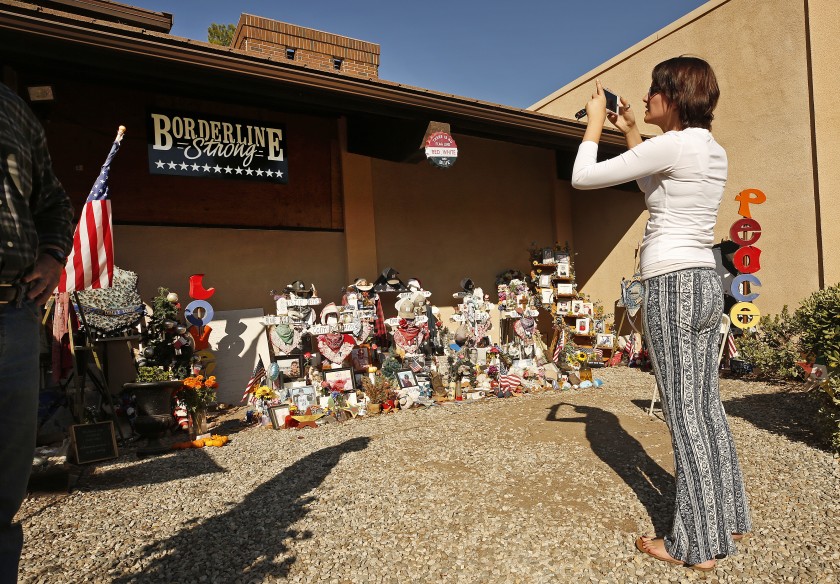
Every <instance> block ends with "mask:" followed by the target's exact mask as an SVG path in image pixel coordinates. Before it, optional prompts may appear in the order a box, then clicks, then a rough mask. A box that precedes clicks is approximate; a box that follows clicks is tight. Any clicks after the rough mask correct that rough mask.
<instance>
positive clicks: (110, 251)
mask: <svg viewBox="0 0 840 584" xmlns="http://www.w3.org/2000/svg"><path fill="white" fill-rule="evenodd" d="M124 134H125V126H120V129H119V132H117V137H116V139H115V140H114V144H113V145H112V146H111V151H110V152H109V153H108V158H106V159H105V164H103V165H102V170H101V171H100V172H99V177H98V178H97V179H96V182H95V183H93V187H92V188H91V189H90V194H89V195H88V198H87V200H86V201H85V205H84V207H82V216H81V218H80V219H79V224H78V225H76V233H75V234H74V235H73V249H72V250H71V251H70V255H69V256H67V263H66V264H65V266H64V273H63V274H61V279H60V280H59V282H58V288H57V289H56V291H57V292H73V291H75V290H87V289H89V288H110V287H111V283H112V282H113V280H114V238H113V234H112V233H111V200H110V199H109V198H108V173H109V172H110V169H111V162H112V161H113V160H114V156H116V154H117V151H118V150H119V149H120V142H122V139H123V135H124Z"/></svg>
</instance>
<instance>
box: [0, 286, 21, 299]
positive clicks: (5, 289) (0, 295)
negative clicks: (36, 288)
mask: <svg viewBox="0 0 840 584" xmlns="http://www.w3.org/2000/svg"><path fill="white" fill-rule="evenodd" d="M24 290H25V288H24V286H23V285H22V284H0V304H12V303H13V302H17V301H18V299H19V298H21V297H22V296H23V294H24Z"/></svg>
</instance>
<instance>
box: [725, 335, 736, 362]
mask: <svg viewBox="0 0 840 584" xmlns="http://www.w3.org/2000/svg"><path fill="white" fill-rule="evenodd" d="M726 347H727V349H728V350H729V358H730V359H734V358H736V357H738V348H737V347H736V346H735V336H734V335H733V334H732V333H729V338H728V339H726Z"/></svg>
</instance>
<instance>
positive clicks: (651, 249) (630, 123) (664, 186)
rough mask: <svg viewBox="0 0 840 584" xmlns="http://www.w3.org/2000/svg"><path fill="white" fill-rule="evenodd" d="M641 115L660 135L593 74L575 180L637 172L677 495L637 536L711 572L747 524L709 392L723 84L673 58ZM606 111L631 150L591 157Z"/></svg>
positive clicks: (647, 330) (651, 332) (587, 185)
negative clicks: (655, 530) (646, 129)
mask: <svg viewBox="0 0 840 584" xmlns="http://www.w3.org/2000/svg"><path fill="white" fill-rule="evenodd" d="M652 78H653V80H652V83H651V87H650V90H649V91H648V93H647V95H646V96H645V97H644V98H643V100H642V101H643V102H644V103H645V118H644V120H645V122H646V123H649V124H654V125H656V126H659V127H660V128H661V129H662V132H663V133H662V135H660V136H656V137H654V138H651V139H650V140H647V141H644V142H643V141H642V137H641V134H640V132H639V130H638V128H637V127H636V120H635V116H634V114H633V110H632V109H631V104H630V103H629V102H628V101H627V100H626V99H624V98H621V105H620V107H619V111H618V112H617V113H610V114H609V115H608V113H607V111H606V98H605V96H604V91H603V88H602V87H601V84H600V82H598V81H596V93H595V94H593V96H592V99H591V100H590V101H589V103H587V104H586V113H587V116H588V119H589V121H588V123H587V127H586V132H585V133H584V135H583V142H582V143H581V145H580V147H579V149H578V154H577V158H576V159H575V165H574V170H573V172H572V186H574V187H575V188H578V189H600V188H604V187H611V186H615V185H619V184H622V183H625V182H628V181H631V180H636V181H637V182H638V184H639V187H640V188H641V189H642V191H644V193H645V204H646V205H647V208H648V211H649V213H650V218H649V219H648V222H647V226H646V228H645V235H644V239H643V240H642V247H641V260H640V264H641V276H642V280H643V281H644V288H645V293H644V301H643V305H642V306H643V324H644V334H645V337H646V339H647V344H648V349H649V351H650V355H651V360H652V362H653V370H654V373H655V375H656V382H657V384H658V386H659V389H660V393H661V397H662V409H663V412H664V414H665V420H666V422H667V423H668V428H669V430H670V432H671V442H672V445H673V449H674V464H675V468H676V501H675V509H674V523H673V526H672V528H671V532H670V533H669V534H666V535H665V536H664V537H662V538H653V537H640V538H638V539H637V540H636V547H637V548H638V549H639V550H640V551H642V552H644V553H647V554H649V555H651V556H653V557H655V558H657V559H659V560H663V561H666V562H671V563H674V564H679V565H686V566H690V567H692V568H695V569H698V570H702V571H709V570H712V569H714V567H715V561H716V559H719V558H722V557H725V556H727V555H729V554H732V553H735V545H734V541H738V540H740V539H741V537H742V534H744V533H746V532H747V531H749V530H750V526H751V521H750V517H749V510H748V505H747V499H746V495H745V492H744V482H743V478H742V475H741V469H740V467H739V465H738V458H737V455H736V453H735V445H734V442H733V440H732V434H731V432H730V430H729V425H728V423H727V421H726V414H725V413H724V411H723V405H722V404H721V402H720V394H719V391H718V371H717V364H718V361H717V354H718V335H719V330H720V321H721V315H722V313H723V292H722V290H721V284H720V278H719V277H718V275H717V273H716V272H715V270H714V267H715V260H714V256H713V255H712V249H711V248H712V245H713V243H714V228H715V222H716V221H717V213H718V208H719V207H720V202H721V199H722V197H723V189H724V185H725V184H726V173H727V159H726V152H725V151H724V149H723V148H722V147H721V146H720V145H719V144H718V143H717V142H715V139H714V138H713V137H712V134H711V132H710V129H711V123H712V119H713V118H714V116H713V114H712V112H713V111H714V109H715V106H716V105H717V101H718V96H719V95H720V91H719V89H718V84H717V80H716V79H715V74H714V72H713V71H712V68H711V67H710V66H709V64H708V63H706V62H705V61H704V60H702V59H698V58H695V57H676V58H673V59H669V60H667V61H664V62H662V63H660V64H658V65H657V66H656V67H654V69H653V74H652ZM607 118H609V120H610V122H612V123H613V124H614V125H615V126H616V127H617V128H618V129H619V130H621V131H622V132H623V133H624V135H625V138H626V140H627V146H628V148H629V150H628V151H627V152H625V153H624V154H622V155H621V156H618V157H616V158H612V159H610V160H606V161H604V162H600V163H598V162H596V156H597V153H598V141H599V140H600V138H601V131H602V128H603V125H604V121H605V120H606V119H607Z"/></svg>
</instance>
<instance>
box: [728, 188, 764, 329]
mask: <svg viewBox="0 0 840 584" xmlns="http://www.w3.org/2000/svg"><path fill="white" fill-rule="evenodd" d="M735 200H736V201H739V202H740V203H741V205H740V207H738V214H739V215H740V216H741V217H742V219H738V220H737V221H735V223H733V224H732V227H731V228H730V229H729V236H730V237H731V238H732V241H734V242H735V243H737V244H738V245H740V246H741V247H740V248H739V249H738V251H736V252H735V256H734V258H733V260H732V261H733V263H734V264H735V269H737V270H738V272H739V274H738V276H736V277H735V278H734V279H733V280H732V286H731V292H732V296H733V297H734V298H735V300H737V301H738V303H737V304H735V306H733V307H732V309H731V310H730V311H729V317H730V320H731V321H732V324H733V325H735V326H737V327H738V328H740V329H747V328H750V327H753V326H755V325H757V324H758V320H759V319H760V318H761V311H760V310H759V309H758V307H757V306H756V305H755V304H753V302H752V301H753V300H755V299H756V298H758V296H759V294H758V292H752V286H761V280H759V279H758V276H755V275H754V274H755V272H757V271H759V270H760V269H761V262H760V258H761V250H760V249H759V248H757V247H755V246H754V245H753V244H754V243H755V242H757V241H758V240H759V238H761V224H759V222H758V221H756V220H755V219H753V218H752V213H751V211H750V205H751V204H752V205H760V204H762V203H763V202H764V201H766V200H767V196H766V195H765V194H764V193H763V192H761V191H760V190H758V189H746V190H743V191H741V192H740V193H738V195H737V196H736V197H735Z"/></svg>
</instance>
